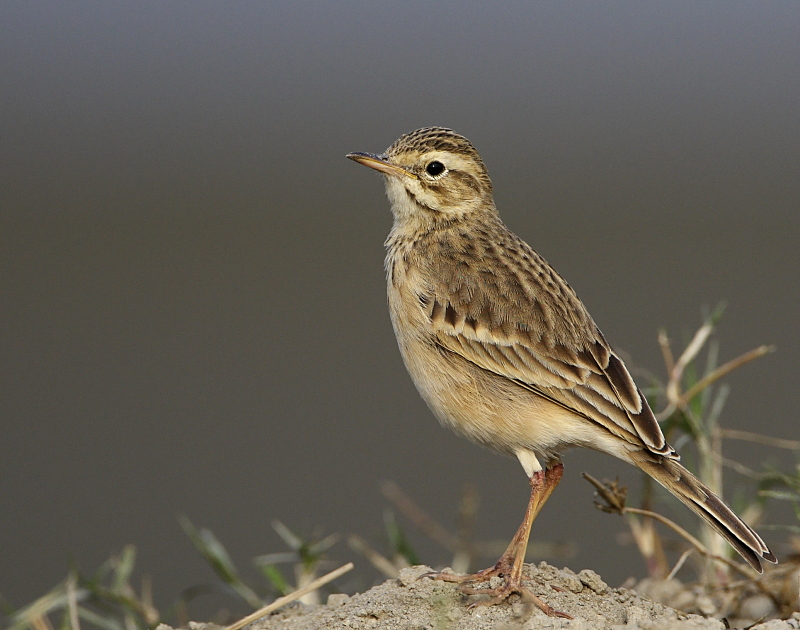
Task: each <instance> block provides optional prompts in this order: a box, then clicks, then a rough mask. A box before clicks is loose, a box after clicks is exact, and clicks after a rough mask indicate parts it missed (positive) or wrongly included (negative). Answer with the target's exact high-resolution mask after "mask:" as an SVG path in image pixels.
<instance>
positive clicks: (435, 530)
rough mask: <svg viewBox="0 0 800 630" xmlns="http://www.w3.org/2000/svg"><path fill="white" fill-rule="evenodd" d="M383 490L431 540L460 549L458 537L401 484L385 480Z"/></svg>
mask: <svg viewBox="0 0 800 630" xmlns="http://www.w3.org/2000/svg"><path fill="white" fill-rule="evenodd" d="M381 490H383V496H385V497H386V498H387V499H388V500H389V501H391V502H392V503H393V504H394V505H395V507H396V508H397V509H398V510H400V512H401V513H403V514H404V515H405V517H406V518H408V519H409V520H410V521H411V522H412V523H413V524H414V525H415V526H416V527H417V528H418V529H420V530H421V531H422V532H424V533H425V535H427V536H428V537H429V538H430V539H431V540H434V541H435V542H437V543H439V544H440V545H442V547H444V548H445V549H448V550H449V551H452V552H453V553H456V552H457V551H458V549H459V544H458V539H457V538H456V537H455V536H453V535H452V534H451V533H450V532H448V531H447V530H446V529H445V528H444V527H442V525H440V524H439V522H438V521H436V520H434V519H433V518H432V517H431V516H430V515H429V514H428V513H427V512H426V511H425V510H423V509H422V508H421V507H419V506H418V505H417V504H416V503H415V502H414V500H413V499H412V498H411V497H409V496H408V495H407V494H406V493H405V492H403V490H402V489H401V488H400V486H398V485H397V484H396V483H394V482H393V481H385V482H384V483H383V485H382V486H381Z"/></svg>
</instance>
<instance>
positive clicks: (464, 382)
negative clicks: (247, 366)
mask: <svg viewBox="0 0 800 630" xmlns="http://www.w3.org/2000/svg"><path fill="white" fill-rule="evenodd" d="M347 157H349V158H350V159H352V160H355V161H356V162H358V163H360V164H363V165H364V166H369V167H370V168H374V169H376V170H378V171H380V172H382V173H383V174H384V175H385V180H386V194H387V195H388V197H389V201H390V203H391V207H392V213H393V214H394V225H393V227H392V230H391V233H390V234H389V238H388V239H387V241H386V248H387V255H386V277H387V284H388V293H389V311H390V313H391V318H392V325H393V326H394V331H395V334H396V335H397V342H398V344H399V346H400V352H401V353H402V355H403V360H404V361H405V365H406V368H407V369H408V372H409V374H410V375H411V378H412V379H413V381H414V383H415V385H416V386H417V389H418V390H419V392H420V394H421V395H422V397H423V398H424V399H425V402H426V403H427V404H428V406H429V407H430V408H431V409H432V410H433V413H434V414H435V415H436V417H437V418H438V419H439V420H440V421H441V422H442V424H445V425H447V426H449V427H451V428H453V429H454V430H456V431H457V432H459V433H462V434H463V435H465V436H466V437H468V438H469V439H471V440H473V441H475V442H477V443H479V444H483V445H485V446H488V447H489V448H492V449H494V450H495V451H499V452H500V453H503V454H506V455H511V456H515V457H517V459H519V462H520V463H521V464H522V467H523V468H524V470H525V473H526V474H527V475H528V477H529V478H530V485H531V497H530V502H529V504H528V509H527V510H526V512H525V518H524V519H523V521H522V525H520V528H519V530H518V531H517V533H516V535H515V536H514V538H513V540H512V541H511V544H510V545H509V546H508V549H506V551H505V553H504V554H503V555H502V556H501V558H500V560H499V561H498V562H497V564H496V565H495V566H493V567H490V568H489V569H485V570H484V571H480V572H478V573H476V574H474V575H469V576H453V575H452V574H435V576H434V577H437V578H439V579H446V580H450V581H458V582H462V583H477V582H485V581H487V580H488V579H489V578H490V577H493V576H499V577H501V578H503V583H502V585H501V586H500V587H498V588H495V589H481V590H480V591H479V590H477V589H467V588H465V591H467V592H472V593H475V592H481V593H487V594H489V595H490V596H491V599H490V601H489V603H497V602H500V601H503V600H504V599H505V598H507V597H508V595H509V594H511V593H514V592H517V593H523V586H522V566H523V560H524V558H525V550H526V547H527V545H528V536H529V534H530V530H531V525H532V523H533V520H534V519H535V518H536V515H537V514H538V512H539V510H540V509H541V508H542V506H543V505H544V503H545V501H546V500H547V498H548V497H549V496H550V494H551V493H552V492H553V490H554V489H555V487H556V485H557V484H558V482H559V480H560V479H561V475H562V472H563V466H562V464H561V462H560V453H561V452H563V451H564V450H565V449H568V448H570V447H573V446H584V447H587V448H591V449H594V450H597V451H602V452H604V453H608V454H610V455H614V456H615V457H618V458H620V459H622V460H624V461H626V462H628V463H630V464H633V465H634V466H637V467H638V468H640V469H642V470H643V471H644V472H646V473H647V474H648V475H650V476H651V477H653V479H655V480H656V481H658V482H659V483H660V484H661V485H663V486H664V487H665V488H666V489H667V490H669V491H670V492H671V493H672V494H674V495H675V496H676V497H677V498H678V499H680V500H681V501H682V502H683V503H684V504H686V505H687V506H688V507H689V508H690V509H691V510H693V511H694V512H695V513H697V514H698V515H699V516H700V517H701V518H703V519H705V520H706V521H707V522H708V523H709V524H710V525H711V526H712V527H713V528H714V529H716V530H717V531H718V532H719V533H720V534H721V535H722V536H723V537H724V538H725V539H726V540H727V541H728V542H729V543H730V544H731V545H732V546H733V547H734V548H735V549H736V551H738V552H739V553H740V554H741V555H742V557H743V558H744V559H745V560H746V561H747V563H748V564H749V565H750V566H752V567H753V568H754V569H756V570H757V571H759V572H760V571H761V570H762V568H761V560H762V558H763V559H766V560H769V561H770V562H775V561H776V558H775V556H774V555H773V553H772V552H771V551H770V550H769V548H768V547H767V546H766V544H764V541H763V540H761V538H760V537H759V535H758V534H757V533H756V532H754V531H753V530H752V529H751V528H750V527H749V526H748V525H747V524H746V523H744V522H743V521H742V520H741V519H739V518H738V517H737V516H736V515H735V514H734V513H733V512H732V511H731V510H730V509H729V508H728V507H727V506H726V505H725V504H724V503H723V502H722V501H721V500H720V499H719V497H717V496H715V495H714V494H713V493H712V492H711V491H710V490H709V489H708V488H706V487H705V486H704V485H703V484H702V483H701V482H700V481H699V480H698V479H697V478H695V477H694V475H692V474H691V473H690V472H689V471H688V470H686V468H684V467H683V466H681V465H680V464H679V463H678V459H679V457H678V454H677V453H676V452H675V451H674V450H673V448H672V447H671V446H670V445H669V444H667V443H666V441H665V439H664V435H663V434H662V432H661V429H660V427H659V425H658V423H657V422H656V418H655V416H654V415H653V412H652V411H651V410H650V407H649V405H648V403H647V401H646V400H645V398H644V396H643V395H642V393H641V392H640V391H639V389H638V388H637V386H636V384H635V383H634V382H633V379H632V378H631V375H630V373H629V372H628V370H627V368H626V367H625V364H624V363H623V362H622V360H621V359H620V358H619V357H618V356H617V355H616V354H615V353H614V351H613V350H612V349H611V347H610V346H609V345H608V343H607V342H606V340H605V338H604V337H603V334H602V333H601V332H600V330H599V329H598V328H597V326H596V325H595V323H594V321H593V320H592V318H591V316H590V315H589V313H588V312H587V310H586V307H585V306H584V305H583V303H582V302H581V301H580V300H579V299H578V297H577V296H576V295H575V292H574V291H573V290H572V288H571V287H570V286H569V285H568V284H567V283H566V282H565V281H564V280H563V279H562V278H561V276H559V275H558V273H556V271H555V270H554V269H553V268H552V267H551V266H550V265H549V264H547V262H546V261H545V260H544V259H543V258H542V257H541V256H539V254H537V253H536V252H535V251H533V249H531V248H530V247H529V246H528V244H527V243H525V242H524V241H522V240H521V239H520V238H519V237H517V236H516V235H514V234H512V233H511V232H510V231H509V230H508V228H506V226H505V225H503V222H502V221H501V220H500V216H499V215H498V212H497V208H496V207H495V204H494V199H493V197H492V182H491V180H490V179H489V174H488V172H487V170H486V167H485V166H484V164H483V161H482V160H481V158H480V156H479V155H478V152H477V151H476V150H475V147H473V146H472V144H471V143H470V142H469V140H467V139H466V138H465V137H463V136H461V135H459V134H457V133H455V132H454V131H451V130H450V129H444V128H441V127H427V128H424V129H418V130H417V131H414V132H412V133H409V134H406V135H404V136H401V137H400V138H399V139H398V140H397V141H396V142H395V143H394V144H392V146H390V147H389V148H388V149H387V150H386V152H385V153H383V154H380V155H376V154H372V153H351V154H349V155H348V156H347ZM537 603H538V604H539V605H540V606H541V607H542V608H543V609H544V610H545V611H546V612H549V613H550V614H557V612H556V611H554V610H553V609H551V608H549V607H548V606H547V605H546V604H544V603H543V602H537Z"/></svg>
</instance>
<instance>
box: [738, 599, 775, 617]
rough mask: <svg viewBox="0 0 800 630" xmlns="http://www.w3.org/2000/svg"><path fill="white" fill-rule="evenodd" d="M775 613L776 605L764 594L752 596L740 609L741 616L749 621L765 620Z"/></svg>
mask: <svg viewBox="0 0 800 630" xmlns="http://www.w3.org/2000/svg"><path fill="white" fill-rule="evenodd" d="M773 612H775V604H774V603H773V601H772V600H771V599H770V598H769V597H768V596H767V595H765V594H763V593H758V594H756V595H751V596H750V597H748V598H746V599H745V600H744V601H743V602H742V605H741V606H740V607H739V616H740V617H746V618H747V619H764V617H766V616H767V615H769V614H770V613H773Z"/></svg>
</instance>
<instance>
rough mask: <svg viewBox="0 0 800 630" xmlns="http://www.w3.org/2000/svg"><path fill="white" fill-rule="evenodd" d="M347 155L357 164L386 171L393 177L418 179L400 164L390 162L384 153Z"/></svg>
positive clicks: (382, 171)
mask: <svg viewBox="0 0 800 630" xmlns="http://www.w3.org/2000/svg"><path fill="white" fill-rule="evenodd" d="M347 157H348V158H350V159H351V160H353V161H355V162H358V163H359V164H363V165H364V166H369V167H370V168H374V169H375V170H376V171H380V172H381V173H386V174H387V175H391V176H393V177H399V178H403V177H410V178H412V179H419V178H418V177H417V176H416V175H414V173H412V172H410V171H407V170H406V169H404V168H403V167H401V166H397V165H395V164H392V163H390V162H389V160H388V159H387V158H386V156H385V155H375V154H374V153H348V154H347Z"/></svg>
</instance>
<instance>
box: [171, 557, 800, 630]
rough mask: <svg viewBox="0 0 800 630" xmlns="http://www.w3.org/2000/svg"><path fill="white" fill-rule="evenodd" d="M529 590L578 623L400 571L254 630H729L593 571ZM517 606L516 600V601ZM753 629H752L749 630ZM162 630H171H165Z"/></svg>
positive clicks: (772, 624)
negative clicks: (483, 600) (480, 601)
mask: <svg viewBox="0 0 800 630" xmlns="http://www.w3.org/2000/svg"><path fill="white" fill-rule="evenodd" d="M526 568H527V570H528V571H529V573H530V576H531V578H532V579H533V581H532V582H531V590H532V591H533V592H534V593H535V594H536V595H537V596H539V597H540V598H541V599H542V600H544V601H545V602H546V603H547V604H549V605H551V606H553V607H554V608H556V609H558V610H560V611H562V612H565V613H568V614H569V615H572V616H573V617H574V619H571V620H570V619H561V618H553V617H548V616H546V615H545V614H544V613H542V612H541V611H540V610H539V609H538V608H535V607H533V606H531V605H526V604H523V603H522V602H521V601H518V600H517V601H514V602H513V603H511V604H502V605H499V606H492V607H478V608H475V609H473V610H468V609H467V604H468V600H467V599H466V598H465V596H464V595H462V594H461V593H459V591H458V588H457V586H456V585H454V584H451V583H446V582H441V581H436V580H431V579H427V578H423V579H418V578H419V576H421V575H422V574H424V573H426V572H427V571H430V569H429V568H428V567H413V568H411V569H405V570H403V571H401V573H400V577H399V578H398V579H396V580H387V581H386V582H384V583H383V584H381V585H380V586H376V587H374V588H372V589H370V590H369V591H367V592H366V593H361V594H357V595H353V596H347V595H331V596H329V599H328V602H327V604H325V605H320V606H304V605H302V604H292V605H289V606H287V607H285V608H284V609H282V610H280V611H278V612H276V613H274V614H273V615H270V616H269V617H266V618H264V619H262V620H260V621H258V622H255V623H254V624H253V625H252V626H250V630H277V629H279V628H280V629H281V630H316V629H320V628H345V629H352V630H360V629H370V630H373V629H374V630H380V629H387V630H388V629H392V630H395V629H396V630H422V629H431V630H479V629H481V630H483V629H489V628H491V629H493V630H511V629H514V630H516V629H520V630H538V629H540V628H542V629H544V628H548V629H550V628H552V629H557V628H563V629H572V630H590V629H591V630H606V629H608V630H612V629H613V630H623V629H628V630H637V629H641V630H723V628H725V626H724V624H723V623H722V622H721V621H719V620H716V619H707V618H704V617H700V616H696V615H687V614H685V613H682V612H678V611H676V610H674V609H672V608H668V607H667V606H663V605H661V604H657V603H655V602H653V601H651V600H649V599H645V598H642V597H640V596H639V595H637V594H636V593H635V592H634V591H631V590H628V589H623V588H619V589H617V588H610V587H609V586H607V585H606V584H605V582H603V580H602V579H600V577H599V576H598V575H597V574H596V573H594V572H593V571H589V570H584V571H581V572H580V573H578V574H575V573H573V572H571V571H570V570H569V569H565V570H562V569H556V568H554V567H551V566H549V565H547V564H546V563H541V564H540V565H539V566H538V567H537V566H535V565H530V566H529V567H526ZM514 598H515V599H516V596H514ZM795 617H796V618H792V619H790V620H788V621H777V620H776V621H769V622H766V623H763V624H758V625H756V626H754V627H753V630H798V629H800V615H796V616H795ZM747 625H751V624H747ZM190 626H191V630H217V628H219V627H218V626H214V625H213V624H195V623H192V624H190ZM157 630H169V629H168V627H167V626H162V627H160V628H159V629H157Z"/></svg>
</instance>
